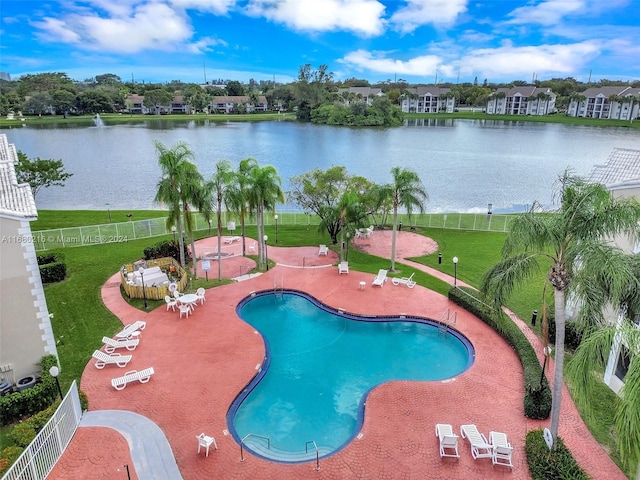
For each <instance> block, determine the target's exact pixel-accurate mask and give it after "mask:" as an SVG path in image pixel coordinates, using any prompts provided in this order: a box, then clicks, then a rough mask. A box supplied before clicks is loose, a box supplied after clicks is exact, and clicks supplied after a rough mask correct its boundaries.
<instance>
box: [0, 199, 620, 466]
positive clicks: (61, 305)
mask: <svg viewBox="0 0 640 480" xmlns="http://www.w3.org/2000/svg"><path fill="white" fill-rule="evenodd" d="M110 213H111V215H112V220H113V221H120V220H121V219H123V218H125V216H126V214H128V213H133V215H134V218H136V219H144V218H156V217H161V216H165V215H166V212H165V211H162V210H155V211H132V212H130V211H126V212H125V211H111V212H110ZM107 218H108V213H107V211H95V210H91V211H47V210H43V211H41V212H39V218H38V220H37V221H34V222H33V223H32V229H33V230H34V231H37V230H49V229H55V228H65V227H74V226H82V225H97V224H103V223H105V220H106V219H107ZM269 228H273V227H267V229H269ZM415 231H416V233H420V234H424V235H426V236H428V237H430V238H432V239H434V240H435V241H436V242H437V243H438V245H439V251H438V252H435V253H433V254H431V255H425V256H423V257H418V258H414V259H412V260H415V261H418V262H420V263H422V264H424V265H427V266H430V267H433V268H435V269H438V270H440V271H442V272H444V273H447V274H449V275H453V273H454V272H453V263H452V261H451V259H452V258H453V257H454V256H457V257H458V259H459V262H458V267H457V275H458V278H459V279H460V280H461V281H463V282H465V283H468V284H470V285H474V286H477V285H479V283H480V279H481V276H482V274H483V273H484V271H485V270H486V269H487V268H488V267H489V266H490V265H492V264H494V263H495V262H496V261H498V260H499V259H500V255H501V249H502V244H503V242H504V239H505V238H506V234H504V233H495V232H484V231H468V230H450V229H440V228H419V227H418V228H416V230H415ZM272 233H274V232H271V233H270V236H271V234H272ZM247 235H248V236H253V237H255V235H256V230H255V227H249V228H248V229H247ZM203 236H206V232H204V231H203V232H200V233H199V235H197V236H196V237H197V238H201V237H203ZM170 237H171V236H170V235H166V236H165V237H164V239H169V238H170ZM162 239H163V237H156V238H150V239H141V240H134V241H128V242H123V243H114V244H101V245H92V246H86V247H73V248H66V249H60V250H56V251H55V253H61V254H62V255H63V256H64V258H65V262H66V264H67V267H68V277H67V279H66V280H65V281H64V282H61V283H58V284H52V285H48V286H46V287H45V295H46V298H47V304H48V307H49V311H50V313H53V314H54V317H53V319H52V323H53V330H54V334H55V337H56V339H57V340H58V341H59V344H58V353H59V355H60V360H61V364H62V369H61V375H60V379H61V382H62V384H63V388H65V389H66V388H68V387H69V385H70V384H71V381H72V380H74V379H76V380H79V379H80V377H81V375H82V371H83V370H84V367H85V366H86V364H87V362H89V360H90V358H91V353H92V352H93V351H94V350H95V349H97V348H100V346H101V339H102V336H103V335H109V336H110V335H112V334H113V333H115V332H116V331H117V330H119V329H120V328H121V323H120V321H119V320H118V319H117V318H116V317H115V316H114V315H112V314H111V313H110V312H109V311H108V310H107V309H106V308H105V306H104V305H103V303H102V301H101V297H100V289H101V287H102V285H103V284H104V282H105V281H106V280H107V279H108V278H109V277H110V276H111V275H113V274H114V273H115V272H116V271H118V269H119V268H120V267H121V266H122V264H124V263H129V262H131V261H132V260H136V259H138V258H140V257H141V256H142V251H143V249H144V248H145V247H147V246H149V245H151V244H154V243H156V242H158V241H160V240H162ZM278 239H279V241H278V245H279V246H285V247H287V246H304V245H318V244H321V243H324V244H327V243H329V239H328V237H327V235H326V233H324V232H318V230H317V227H316V226H315V225H281V226H280V227H279V229H278ZM332 248H335V247H333V246H332ZM438 253H442V263H441V264H439V263H438ZM349 264H350V267H351V268H352V269H354V270H360V271H365V272H370V273H372V274H375V273H376V272H377V271H378V269H380V268H388V267H389V260H388V259H385V258H380V257H375V256H372V255H367V254H365V253H362V252H360V251H358V250H356V249H354V248H350V249H349ZM397 268H398V269H399V270H400V269H401V274H402V276H408V275H410V274H411V273H413V272H415V275H414V279H416V280H417V282H418V283H419V284H420V285H421V286H424V287H427V288H430V289H432V290H434V291H437V292H439V293H442V294H443V295H446V293H447V291H448V289H449V285H448V284H446V283H445V282H442V281H440V280H438V279H435V278H434V277H432V276H430V275H428V274H426V273H424V272H422V271H418V270H414V269H412V268H410V267H408V266H406V265H402V262H401V260H400V259H399V263H398V264H397ZM545 273H546V272H545V271H544V270H541V272H540V275H539V278H536V279H535V280H532V281H531V282H530V284H529V285H528V286H527V287H526V288H523V289H521V290H520V291H518V292H517V293H516V294H515V295H514V296H513V298H512V299H511V301H510V303H509V307H510V308H511V309H512V310H513V311H514V312H516V313H517V314H518V316H520V317H521V318H523V319H525V320H528V319H530V316H531V312H532V311H533V310H538V309H540V303H541V297H542V285H543V283H544V276H545ZM204 282H205V281H204V279H200V280H198V281H196V282H193V283H192V284H191V285H190V289H193V290H195V289H196V288H197V287H198V286H201V285H202V286H204ZM216 282H217V281H215V280H210V281H209V282H208V283H207V284H206V286H207V287H212V286H214V285H217V283H216ZM131 303H132V304H133V305H134V306H136V307H137V308H140V309H142V308H143V305H142V301H140V300H135V301H132V302H131ZM162 303H163V302H149V309H151V308H155V307H157V306H160V305H162ZM533 328H534V330H536V332H537V333H538V335H540V322H538V323H537V324H536V326H535V327H533ZM614 399H615V394H613V392H611V391H610V390H609V389H608V388H607V387H606V386H605V385H604V384H602V385H601V388H600V389H599V390H598V392H596V394H595V395H594V399H593V404H594V410H595V412H596V414H595V415H593V416H591V417H589V416H584V415H583V417H585V420H587V425H588V427H589V429H590V430H591V431H592V433H593V435H594V436H595V438H596V439H597V440H598V442H600V443H601V444H602V445H603V446H604V448H605V449H607V451H609V452H611V456H612V458H613V459H614V461H616V463H618V465H620V462H619V456H618V454H617V453H616V446H615V439H614V438H613V437H612V435H611V428H612V425H613V410H612V409H611V408H610V406H611V405H612V404H613V402H614ZM7 431H8V430H7V429H2V430H0V442H1V443H2V445H7V439H6V432H7Z"/></svg>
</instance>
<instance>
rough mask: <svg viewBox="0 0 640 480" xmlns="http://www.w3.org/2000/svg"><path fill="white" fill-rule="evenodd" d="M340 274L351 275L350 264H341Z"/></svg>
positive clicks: (339, 267)
mask: <svg viewBox="0 0 640 480" xmlns="http://www.w3.org/2000/svg"><path fill="white" fill-rule="evenodd" d="M338 273H346V274H347V275H348V274H349V262H340V263H339V264H338Z"/></svg>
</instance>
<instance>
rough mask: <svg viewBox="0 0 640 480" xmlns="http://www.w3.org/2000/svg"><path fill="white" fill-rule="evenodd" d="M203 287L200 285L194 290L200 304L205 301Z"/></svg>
mask: <svg viewBox="0 0 640 480" xmlns="http://www.w3.org/2000/svg"><path fill="white" fill-rule="evenodd" d="M205 293H206V291H205V289H204V288H203V287H200V288H198V289H197V290H196V295H197V296H198V300H200V305H202V304H203V303H204V302H205V300H206V299H205V298H204V296H205Z"/></svg>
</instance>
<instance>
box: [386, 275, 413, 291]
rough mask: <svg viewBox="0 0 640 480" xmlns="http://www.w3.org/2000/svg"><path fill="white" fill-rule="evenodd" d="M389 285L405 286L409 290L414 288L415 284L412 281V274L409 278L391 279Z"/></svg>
mask: <svg viewBox="0 0 640 480" xmlns="http://www.w3.org/2000/svg"><path fill="white" fill-rule="evenodd" d="M391 283H393V284H394V285H406V286H407V287H409V288H413V287H415V286H416V282H415V281H414V280H413V273H412V274H411V276H410V277H393V278H392V279H391Z"/></svg>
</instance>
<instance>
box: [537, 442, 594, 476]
mask: <svg viewBox="0 0 640 480" xmlns="http://www.w3.org/2000/svg"><path fill="white" fill-rule="evenodd" d="M524 448H525V453H526V455H527V464H528V465H529V472H530V473H531V478H532V479H533V480H588V479H589V476H588V475H587V474H586V473H585V472H584V470H582V469H581V468H580V466H579V465H578V463H577V462H576V461H575V459H574V458H573V455H571V452H570V451H569V449H568V448H567V447H566V446H565V444H564V442H563V441H562V439H561V438H560V437H558V439H557V444H556V448H555V449H554V450H551V451H550V450H549V448H548V447H547V443H546V442H545V441H544V437H543V436H542V430H531V431H530V432H528V433H527V436H526V439H525V447H524Z"/></svg>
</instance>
